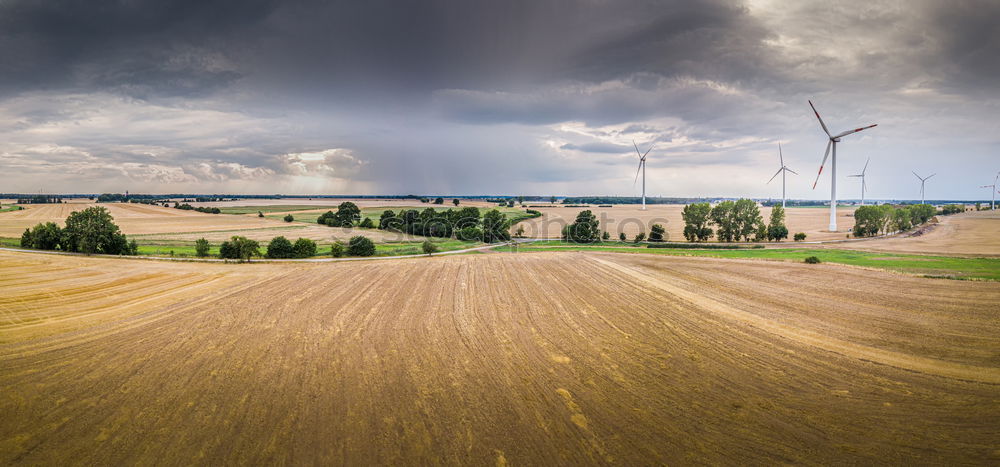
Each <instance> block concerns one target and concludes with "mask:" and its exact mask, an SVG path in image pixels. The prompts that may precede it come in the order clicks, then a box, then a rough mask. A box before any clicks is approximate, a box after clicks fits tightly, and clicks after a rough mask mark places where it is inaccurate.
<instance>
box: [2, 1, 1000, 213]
mask: <svg viewBox="0 0 1000 467" xmlns="http://www.w3.org/2000/svg"><path fill="white" fill-rule="evenodd" d="M998 17H1000V4H998V3H997V2H990V1H985V0H984V1H966V0H960V1H956V2H947V3H942V2H937V1H933V0H922V1H914V2H905V3H900V2H871V1H861V0H849V1H845V2H819V1H815V2H794V3H792V2H772V1H769V0H753V1H746V2H742V3H741V2H730V1H721V0H720V1H700V2H691V1H682V0H621V1H604V0H518V1H485V0H484V1H458V0H456V1H441V0H436V1H420V2H418V1H395V0H393V1H390V0H371V1H331V2H324V1H319V0H293V1H284V2H280V1H276V0H274V1H271V0H221V1H211V0H203V1H182V2H160V1H154V0H127V1H126V0H116V1H100V0H98V1H68V0H52V1H44V2H41V1H30V0H0V117H2V118H3V119H4V121H8V122H10V124H8V125H7V126H5V127H4V128H2V129H0V162H2V163H5V165H6V166H8V167H10V166H11V165H10V164H15V163H16V164H17V165H16V167H19V168H20V169H18V170H23V171H24V173H33V174H44V173H45V172H46V171H50V172H54V171H58V170H60V169H59V167H60V166H62V167H66V166H68V165H72V164H70V163H71V162H72V163H75V164H76V165H73V169H72V170H73V171H74V173H77V174H101V176H104V175H107V174H109V173H110V174H114V173H119V172H122V171H124V172H126V174H127V175H126V176H128V177H132V178H133V179H141V180H163V181H166V182H170V183H188V182H190V183H197V182H199V181H206V180H207V181H214V182H218V184H219V185H218V186H220V187H225V186H226V185H225V183H226V182H227V181H228V180H269V181H272V182H274V183H279V182H280V183H284V182H283V180H285V181H287V180H288V179H289V178H290V177H313V178H316V179H322V178H323V177H329V178H340V179H343V178H344V177H347V176H348V175H349V177H350V179H351V180H352V181H357V182H359V183H369V185H358V186H360V187H361V189H364V190H376V191H386V192H388V191H391V190H397V189H400V190H401V189H405V190H408V191H413V192H420V191H429V190H434V189H437V188H436V187H447V188H449V189H451V190H452V191H454V192H462V191H470V192H471V191H477V190H483V189H487V190H496V191H499V190H500V189H501V188H502V189H519V188H518V184H519V183H523V184H524V185H525V186H528V187H531V186H535V185H532V184H542V183H545V182H546V181H548V182H553V183H564V184H565V185H558V186H559V187H563V188H564V189H569V188H566V187H569V186H570V185H569V184H570V183H572V181H573V180H599V179H602V177H603V178H604V179H608V176H607V175H606V174H607V173H609V172H607V170H608V167H607V165H608V164H612V165H613V164H619V163H622V164H624V159H621V158H618V157H617V156H615V154H622V155H624V154H627V153H629V152H630V151H632V149H631V147H630V144H631V140H632V139H633V138H634V139H636V140H637V141H639V142H640V143H641V144H649V143H652V142H654V141H655V142H657V143H658V145H659V146H660V147H662V148H664V149H663V150H664V151H665V152H664V154H667V153H668V152H666V151H674V152H672V153H670V154H673V156H672V157H674V158H675V159H672V161H671V160H668V159H666V158H665V156H661V158H660V159H658V160H657V162H656V163H655V164H654V163H651V165H650V167H651V168H655V167H677V166H685V167H696V166H698V165H713V166H721V165H725V164H726V163H727V161H728V162H729V163H730V164H732V165H740V164H745V163H748V162H747V161H755V160H757V158H758V156H755V154H758V153H760V154H764V152H765V151H767V152H766V153H767V154H768V156H767V157H770V151H771V148H770V146H772V145H773V143H775V141H776V140H777V139H778V138H782V139H784V140H786V141H788V140H796V139H799V140H808V142H809V143H808V144H806V143H802V144H803V146H802V147H803V148H807V149H808V150H809V151H812V152H815V150H814V149H815V148H814V146H816V145H817V144H819V143H815V142H814V141H813V140H812V138H815V137H816V136H817V132H818V128H817V127H816V124H815V122H814V121H811V120H809V119H810V118H812V117H811V114H809V112H808V108H807V107H806V105H805V100H806V99H808V98H813V99H816V100H818V101H819V102H821V103H822V109H823V111H824V112H828V113H829V115H830V117H829V118H830V119H831V120H832V121H834V122H836V124H838V125H839V124H840V123H841V122H842V121H849V123H846V124H848V125H849V124H854V123H863V122H854V121H853V120H855V119H857V120H865V121H867V120H871V121H876V120H877V121H878V122H879V123H880V124H881V126H880V127H879V130H878V131H879V132H880V133H877V135H886V136H893V137H896V138H912V137H918V138H925V139H928V140H931V141H929V142H930V143H937V144H938V145H939V146H945V141H944V140H943V139H942V138H943V136H941V135H945V134H948V132H950V131H951V130H952V129H955V128H963V130H964V131H965V135H966V139H965V141H972V142H975V144H976V145H977V146H976V148H975V150H976V151H979V152H977V153H976V154H985V153H986V152H988V151H989V150H991V149H994V148H996V145H997V143H996V141H995V138H992V136H991V135H994V134H996V133H997V132H996V131H995V130H996V128H995V125H993V126H990V125H989V124H988V123H986V122H988V118H989V117H990V115H992V114H993V113H995V112H994V111H993V109H995V106H996V105H997V104H996V101H997V94H998V92H997V85H996V76H997V75H998V74H1000V36H998V35H1000V32H998V31H1000V27H998V24H997V23H998V20H997V18H998ZM848 119H850V120H848ZM970 122H971V123H970ZM567 124H573V125H575V126H572V128H569V130H572V131H569V130H567V129H566V128H562V126H565V125H567ZM904 127H905V128H908V129H909V130H907V131H910V132H912V134H906V133H905V132H904V131H903V130H900V128H904ZM894 132H895V133H894ZM934 132H939V133H934ZM872 135H876V133H872ZM866 137H870V138H875V137H876V136H866ZM789 144H790V146H789V148H790V149H791V151H792V153H794V152H795V149H796V148H795V146H794V145H795V144H796V143H793V142H791V141H789ZM969 144H972V143H969ZM887 146H888V145H887ZM470 147H475V148H476V149H475V150H470V149H469V148H470ZM926 147H931V146H930V145H928V146H926ZM622 157H624V156H622ZM761 157H762V156H761ZM914 157H915V158H919V157H924V158H931V157H932V154H930V153H927V154H924V155H923V156H921V155H920V154H917V155H915V156H914ZM969 157H970V159H969V160H970V161H972V160H975V161H980V160H981V158H982V156H981V155H977V156H969ZM39 159H45V160H48V161H50V163H48V164H44V163H35V162H32V161H33V160H36V161H37V160H39ZM619 159H621V161H619ZM74 161H75V162H74ZM511 161H516V162H517V164H516V165H510V164H508V162H511ZM566 161H571V162H576V163H577V164H576V165H573V167H572V170H566V169H565V167H566V164H565V162H566ZM632 162H633V161H632V160H631V159H629V160H628V164H632ZM810 163H812V161H811V159H810ZM484 165H487V166H489V170H488V171H483V170H480V169H481V167H482V166H484ZM430 167H434V168H433V169H430ZM519 167H520V168H519ZM528 167H531V168H532V169H530V170H529V169H527V168H528ZM483 172H489V173H490V174H492V175H495V176H494V177H492V178H491V179H490V180H491V181H489V183H494V185H492V186H488V187H486V188H484V186H485V185H484V181H483V179H475V178H470V177H469V175H468V174H470V173H483ZM624 172H628V170H625V171H624ZM624 172H623V173H624ZM501 175H502V177H501ZM630 176H631V175H629V174H627V173H625V174H624V175H623V177H630ZM39 177H42V175H39ZM269 177H270V178H269ZM281 177H286V178H285V179H281ZM92 178H97V175H94V176H93V177H92ZM501 178H502V179H503V180H505V181H504V182H499V181H492V180H500V179H501ZM76 180H79V181H80V184H81V186H86V184H87V183H89V182H88V180H87V179H86V178H85V177H82V176H81V177H78V178H77V179H76ZM691 180H692V183H694V179H693V178H691ZM613 181H614V180H611V181H610V182H609V183H611V182H613ZM241 186H242V185H241ZM615 186H617V185H615ZM385 187H391V190H390V189H387V188H385ZM403 187H405V188H403ZM727 188H728V187H727ZM268 189H270V188H268ZM301 189H309V188H308V187H307V188H301ZM676 194H678V195H680V194H683V193H676Z"/></svg>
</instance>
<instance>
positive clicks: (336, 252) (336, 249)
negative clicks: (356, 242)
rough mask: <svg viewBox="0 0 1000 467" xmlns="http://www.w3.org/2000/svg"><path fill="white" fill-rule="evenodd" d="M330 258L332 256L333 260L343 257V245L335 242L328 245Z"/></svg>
mask: <svg viewBox="0 0 1000 467" xmlns="http://www.w3.org/2000/svg"><path fill="white" fill-rule="evenodd" d="M330 256H333V257H334V258H340V257H342V256H344V244H343V243H340V242H336V243H334V244H333V245H330Z"/></svg>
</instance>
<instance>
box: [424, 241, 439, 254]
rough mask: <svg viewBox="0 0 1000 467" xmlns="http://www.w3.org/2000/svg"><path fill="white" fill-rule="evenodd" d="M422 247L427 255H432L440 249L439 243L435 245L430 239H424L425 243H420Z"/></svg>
mask: <svg viewBox="0 0 1000 467" xmlns="http://www.w3.org/2000/svg"><path fill="white" fill-rule="evenodd" d="M420 248H421V249H422V250H424V253H426V254H427V256H430V255H432V254H434V253H437V251H438V247H437V245H435V244H434V243H433V242H431V241H430V240H424V243H423V245H420Z"/></svg>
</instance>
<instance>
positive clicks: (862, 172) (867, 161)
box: [861, 157, 872, 175]
mask: <svg viewBox="0 0 1000 467" xmlns="http://www.w3.org/2000/svg"><path fill="white" fill-rule="evenodd" d="M871 161H872V158H871V157H869V158H868V160H866V161H865V168H863V169H861V175H864V174H865V171H867V170H868V163H869V162H871Z"/></svg>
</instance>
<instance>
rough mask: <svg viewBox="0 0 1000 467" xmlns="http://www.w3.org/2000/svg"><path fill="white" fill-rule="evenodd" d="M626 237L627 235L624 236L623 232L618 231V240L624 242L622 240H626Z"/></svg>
mask: <svg viewBox="0 0 1000 467" xmlns="http://www.w3.org/2000/svg"><path fill="white" fill-rule="evenodd" d="M627 239H628V237H626V236H625V232H619V233H618V240H619V241H622V242H624V241H625V240H627Z"/></svg>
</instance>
